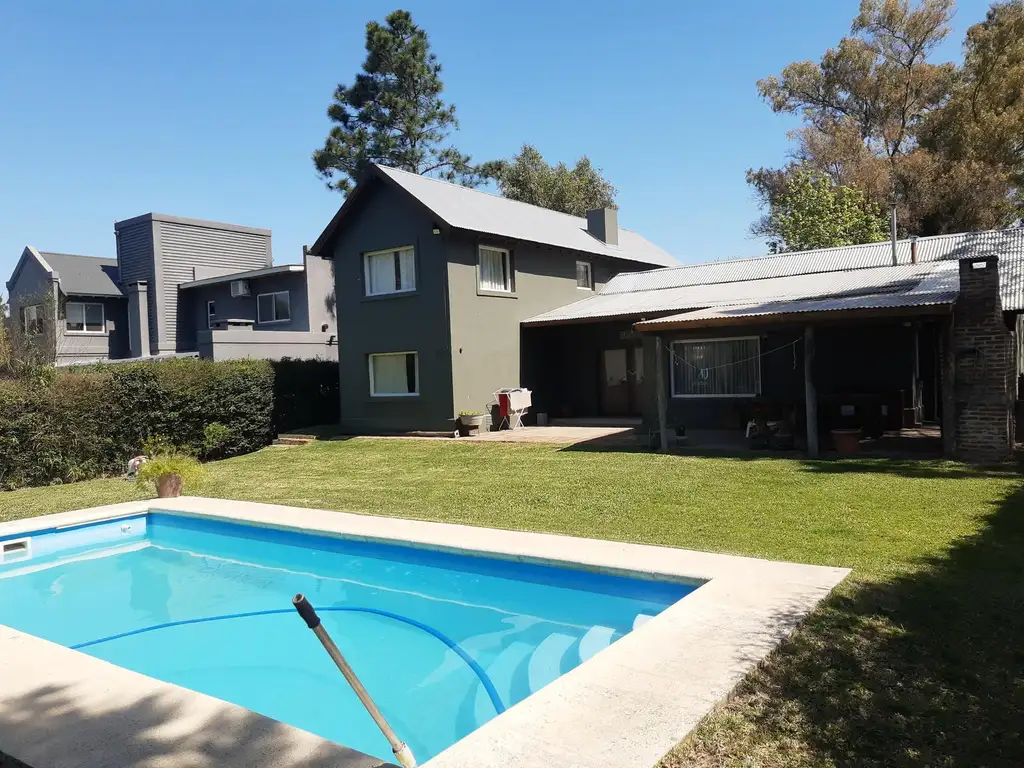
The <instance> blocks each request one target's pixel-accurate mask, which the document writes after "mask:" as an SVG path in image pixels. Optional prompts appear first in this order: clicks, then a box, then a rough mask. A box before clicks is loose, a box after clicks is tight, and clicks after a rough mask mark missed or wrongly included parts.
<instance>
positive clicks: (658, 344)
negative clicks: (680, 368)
mask: <svg viewBox="0 0 1024 768" xmlns="http://www.w3.org/2000/svg"><path fill="white" fill-rule="evenodd" d="M654 345H655V355H654V357H655V359H656V361H657V362H656V366H655V367H656V371H655V374H656V376H657V378H658V386H657V391H658V432H659V434H660V436H661V441H660V450H661V452H662V453H667V452H668V442H669V433H668V398H667V397H666V396H665V345H664V343H663V342H662V340H661V336H660V335H658V336H655V337H654Z"/></svg>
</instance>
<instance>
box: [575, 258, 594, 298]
mask: <svg viewBox="0 0 1024 768" xmlns="http://www.w3.org/2000/svg"><path fill="white" fill-rule="evenodd" d="M576 287H577V288H579V289H581V290H584V291H592V290H594V276H593V274H591V271H590V262H589V261H577V262H576Z"/></svg>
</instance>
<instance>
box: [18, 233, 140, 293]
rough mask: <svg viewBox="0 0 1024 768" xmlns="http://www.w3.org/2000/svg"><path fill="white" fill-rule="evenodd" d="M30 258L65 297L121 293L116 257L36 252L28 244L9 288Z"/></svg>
mask: <svg viewBox="0 0 1024 768" xmlns="http://www.w3.org/2000/svg"><path fill="white" fill-rule="evenodd" d="M32 260H34V261H35V262H36V263H37V264H38V265H39V266H40V267H41V268H42V269H43V270H44V271H45V272H47V273H49V274H50V276H51V278H56V279H57V281H58V284H59V285H60V289H61V291H63V292H64V293H65V294H66V295H69V296H123V295H124V294H123V293H122V291H121V289H120V287H118V281H119V272H118V267H117V259H102V258H98V257H96V256H79V255H77V254H71V253H55V252H52V251H39V250H37V249H35V248H33V247H32V246H31V245H27V246H25V249H24V250H23V251H22V253H21V258H20V259H18V263H17V265H16V266H15V267H14V271H13V272H12V273H11V277H10V279H9V280H8V281H7V287H8V290H10V289H11V288H12V287H13V286H14V284H15V283H16V282H17V280H18V275H19V274H20V273H21V270H22V269H23V268H24V266H25V264H26V262H28V261H32Z"/></svg>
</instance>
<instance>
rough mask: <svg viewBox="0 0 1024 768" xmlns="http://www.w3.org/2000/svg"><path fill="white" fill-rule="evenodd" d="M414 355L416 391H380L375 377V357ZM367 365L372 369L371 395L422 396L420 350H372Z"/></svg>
mask: <svg viewBox="0 0 1024 768" xmlns="http://www.w3.org/2000/svg"><path fill="white" fill-rule="evenodd" d="M409 355H412V357H413V366H414V368H415V371H414V379H415V384H416V391H415V392H378V391H377V386H376V382H375V381H374V379H373V359H374V358H375V357H408V356H409ZM366 360H367V365H368V366H369V369H370V397H419V396H420V355H419V353H418V352H413V351H411V350H410V351H408V352H372V353H371V354H369V355H367V358H366Z"/></svg>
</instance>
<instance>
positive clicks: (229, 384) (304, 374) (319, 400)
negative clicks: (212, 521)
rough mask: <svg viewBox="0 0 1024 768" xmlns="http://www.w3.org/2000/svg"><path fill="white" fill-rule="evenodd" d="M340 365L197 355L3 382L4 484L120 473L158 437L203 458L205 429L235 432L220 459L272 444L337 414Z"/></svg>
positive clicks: (0, 446)
mask: <svg viewBox="0 0 1024 768" xmlns="http://www.w3.org/2000/svg"><path fill="white" fill-rule="evenodd" d="M338 407H339V400H338V366H337V363H331V362H327V361H320V360H280V361H273V362H271V361H266V360H238V361H225V362H213V361H210V360H200V359H196V358H186V359H178V360H165V361H159V362H133V363H119V364H116V365H97V366H86V367H76V368H69V369H59V370H57V371H56V373H55V375H54V376H52V377H51V378H44V379H35V380H9V381H0V489H11V488H18V487H21V486H26V485H47V484H50V483H67V482H74V481H77V480H85V479H88V478H92V477H98V476H100V475H104V474H110V473H121V472H123V471H124V468H125V463H126V461H127V460H128V459H129V458H130V457H132V456H134V455H136V454H138V453H139V452H140V451H141V449H142V444H143V441H145V440H146V439H147V438H150V437H162V438H165V439H167V440H170V441H171V442H173V443H175V444H176V445H179V446H181V447H183V448H185V449H187V450H189V451H191V452H193V453H195V454H196V455H198V456H199V457H200V458H211V456H208V455H204V451H205V450H206V449H205V447H204V440H203V430H204V429H205V427H206V426H207V425H208V424H210V423H213V422H219V423H221V424H223V425H225V426H226V427H228V429H229V430H230V433H229V435H228V438H227V441H226V443H225V444H223V445H222V446H220V447H219V448H218V449H217V456H218V457H219V456H233V455H237V454H241V453H248V452H250V451H255V450H258V449H259V448H262V447H264V446H266V445H268V444H269V443H270V442H271V440H273V438H274V436H275V434H277V433H278V432H282V431H286V430H291V429H301V428H303V427H310V426H313V425H315V424H330V423H336V422H337V420H338Z"/></svg>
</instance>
